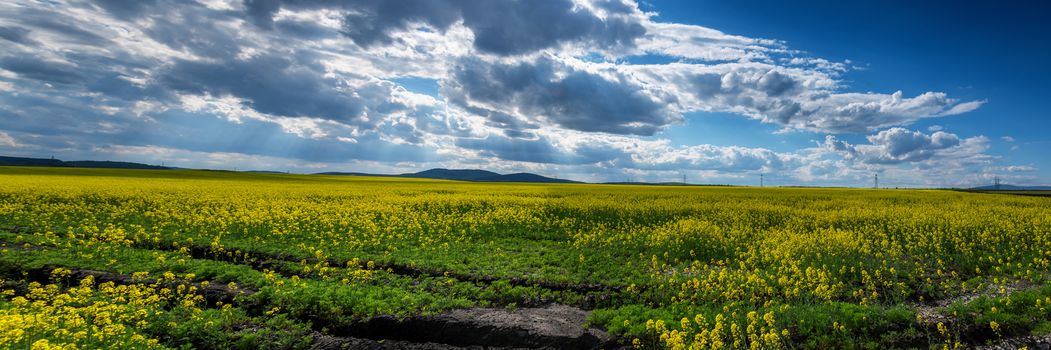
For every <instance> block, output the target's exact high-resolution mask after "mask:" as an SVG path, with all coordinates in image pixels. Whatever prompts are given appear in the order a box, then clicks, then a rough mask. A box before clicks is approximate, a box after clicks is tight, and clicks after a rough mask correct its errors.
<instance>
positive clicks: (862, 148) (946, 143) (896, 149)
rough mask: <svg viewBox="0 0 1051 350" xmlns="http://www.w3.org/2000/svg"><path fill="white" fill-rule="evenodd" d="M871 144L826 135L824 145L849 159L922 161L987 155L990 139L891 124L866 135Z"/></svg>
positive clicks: (889, 161) (873, 161)
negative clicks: (852, 142) (964, 136)
mask: <svg viewBox="0 0 1051 350" xmlns="http://www.w3.org/2000/svg"><path fill="white" fill-rule="evenodd" d="M866 139H867V140H868V141H869V143H868V144H860V145H853V144H850V143H848V142H846V141H842V140H839V139H837V138H836V137H835V136H832V135H828V136H825V140H824V142H822V143H821V146H822V147H823V148H824V149H826V150H828V151H832V152H837V153H840V154H843V155H844V156H845V157H846V158H847V159H852V160H857V161H860V162H864V163H873V164H898V163H905V162H919V161H925V160H929V159H932V158H935V157H942V158H951V157H960V156H963V157H971V156H984V155H983V154H982V152H984V151H985V150H986V149H988V143H989V140H988V139H987V138H986V137H984V136H976V137H972V138H967V139H961V138H960V137H959V136H957V135H956V134H951V133H948V132H944V131H935V132H934V133H933V134H929V135H928V134H925V133H923V132H919V131H913V130H908V129H904V128H890V129H887V130H883V131H880V132H879V133H877V134H875V135H869V136H868V137H866Z"/></svg>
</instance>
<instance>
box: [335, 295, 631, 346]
mask: <svg viewBox="0 0 1051 350" xmlns="http://www.w3.org/2000/svg"><path fill="white" fill-rule="evenodd" d="M587 316H588V312H587V311H584V310H581V309H578V308H574V307H570V306H565V305H549V306H547V307H543V308H520V309H515V310H508V309H493V308H472V309H461V310H453V311H449V312H446V313H444V314H440V315H436V316H414V317H408V318H404V319H398V318H394V317H389V316H380V317H373V318H371V319H368V320H365V321H362V322H359V323H357V324H353V325H350V326H347V327H343V328H341V329H336V330H334V331H333V333H335V334H345V335H348V336H351V337H357V338H366V339H373V340H379V339H394V340H399V341H410V342H414V343H437V344H448V345H453V346H459V347H470V346H485V347H505V348H530V349H536V348H547V349H600V348H601V349H605V348H612V347H618V346H619V345H618V344H617V342H616V340H615V339H614V338H613V337H611V336H610V335H608V334H606V332H604V331H602V330H600V329H596V328H587V327H585V324H586V320H587Z"/></svg>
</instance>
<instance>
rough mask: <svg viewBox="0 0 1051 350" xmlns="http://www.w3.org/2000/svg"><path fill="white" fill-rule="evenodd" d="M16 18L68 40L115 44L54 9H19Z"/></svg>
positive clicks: (91, 43) (95, 44)
mask: <svg viewBox="0 0 1051 350" xmlns="http://www.w3.org/2000/svg"><path fill="white" fill-rule="evenodd" d="M15 18H16V20H17V21H18V22H19V23H21V24H22V25H24V26H27V27H31V28H34V29H36V30H47V31H50V32H52V33H54V34H56V35H59V36H61V37H63V38H65V39H67V40H71V41H74V42H77V43H80V44H85V45H93V46H107V45H112V44H113V41H112V40H110V39H109V38H106V37H103V36H101V35H99V34H96V33H94V32H92V31H90V30H87V29H84V28H81V27H80V26H79V25H78V21H77V19H75V18H72V17H69V16H66V15H64V14H60V13H55V12H54V11H47V10H43V9H36V8H24V9H22V10H21V11H19V13H18V14H17V16H15Z"/></svg>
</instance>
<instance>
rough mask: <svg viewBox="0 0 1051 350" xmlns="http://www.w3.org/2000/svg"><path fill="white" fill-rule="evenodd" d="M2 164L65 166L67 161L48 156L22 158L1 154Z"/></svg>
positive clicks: (0, 163)
mask: <svg viewBox="0 0 1051 350" xmlns="http://www.w3.org/2000/svg"><path fill="white" fill-rule="evenodd" d="M0 166H65V167H68V166H69V165H66V164H65V162H63V161H61V160H58V159H48V158H22V157H4V156H0Z"/></svg>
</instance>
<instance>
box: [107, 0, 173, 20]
mask: <svg viewBox="0 0 1051 350" xmlns="http://www.w3.org/2000/svg"><path fill="white" fill-rule="evenodd" d="M92 2H94V3H95V4H96V5H99V7H101V8H103V9H105V10H106V12H109V13H112V14H113V15H114V16H116V17H118V18H124V19H129V18H134V17H136V16H138V15H140V14H142V12H144V11H145V10H146V9H148V8H149V7H151V6H153V5H156V4H157V0H92Z"/></svg>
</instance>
